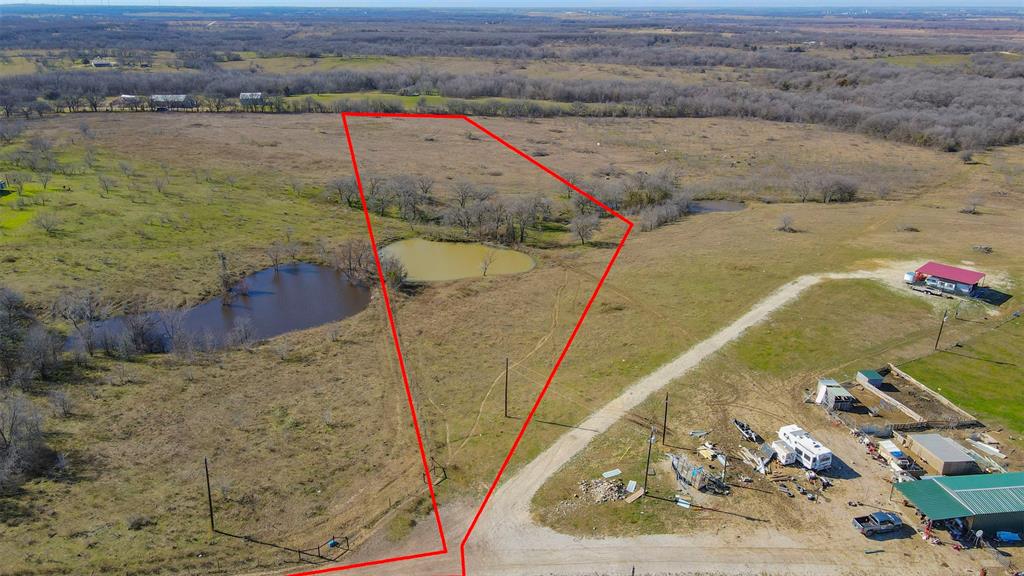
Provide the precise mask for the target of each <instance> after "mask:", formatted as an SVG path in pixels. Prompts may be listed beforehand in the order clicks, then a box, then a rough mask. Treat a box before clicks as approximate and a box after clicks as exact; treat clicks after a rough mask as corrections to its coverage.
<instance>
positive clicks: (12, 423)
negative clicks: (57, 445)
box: [0, 392, 43, 491]
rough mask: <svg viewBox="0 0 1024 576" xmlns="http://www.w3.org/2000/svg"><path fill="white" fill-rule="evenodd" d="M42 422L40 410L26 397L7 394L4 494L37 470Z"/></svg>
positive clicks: (1, 427) (2, 419) (1, 450)
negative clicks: (29, 473) (33, 470)
mask: <svg viewBox="0 0 1024 576" xmlns="http://www.w3.org/2000/svg"><path fill="white" fill-rule="evenodd" d="M42 422H43V417H42V414H40V412H39V409H38V408H36V406H35V404H33V403H32V401H31V400H29V399H28V398H26V397H25V396H22V395H21V394H17V393H10V392H7V393H3V395H2V397H0V490H4V491H6V490H8V489H10V488H11V487H12V486H14V485H15V484H16V483H17V482H18V481H19V480H21V478H22V477H23V475H24V474H26V473H28V472H29V471H31V470H32V469H33V468H35V467H36V466H37V464H38V461H39V459H40V458H41V456H42V448H43V426H42Z"/></svg>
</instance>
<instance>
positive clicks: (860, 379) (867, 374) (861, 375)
mask: <svg viewBox="0 0 1024 576" xmlns="http://www.w3.org/2000/svg"><path fill="white" fill-rule="evenodd" d="M884 381H885V378H883V377H882V375H881V374H879V373H878V372H876V371H874V370H861V371H860V372H857V383H858V384H861V385H864V386H874V387H875V388H878V387H880V386H881V385H882V382H884Z"/></svg>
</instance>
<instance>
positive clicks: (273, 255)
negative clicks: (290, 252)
mask: <svg viewBox="0 0 1024 576" xmlns="http://www.w3.org/2000/svg"><path fill="white" fill-rule="evenodd" d="M285 254H286V250H285V247H284V244H281V243H280V242H278V241H277V240H275V241H273V242H272V243H271V244H270V246H267V257H268V258H270V264H271V265H272V266H273V267H274V270H277V269H278V267H279V266H280V265H281V260H282V259H283V258H284V257H285Z"/></svg>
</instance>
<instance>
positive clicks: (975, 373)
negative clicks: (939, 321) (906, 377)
mask: <svg viewBox="0 0 1024 576" xmlns="http://www.w3.org/2000/svg"><path fill="white" fill-rule="evenodd" d="M1013 306H1014V307H1017V308H1019V307H1020V306H1021V303H1020V302H1016V303H1013ZM953 341H954V342H958V343H959V345H958V346H956V347H952V348H948V349H946V350H943V351H941V352H937V353H935V354H931V355H929V356H927V357H925V358H921V359H919V360H915V361H913V362H909V363H907V364H905V365H903V366H901V369H905V370H906V371H907V373H909V374H910V375H911V376H913V377H914V378H916V379H918V380H919V381H921V382H923V383H924V384H926V385H927V386H928V387H929V388H932V389H933V390H935V391H936V392H939V393H940V394H942V395H943V396H945V397H946V398H949V399H950V400H952V401H953V402H955V403H956V404H957V405H958V406H960V407H961V408H963V409H964V410H967V411H968V412H970V413H972V414H974V415H976V416H977V417H978V418H980V419H982V420H984V421H985V422H987V423H989V424H990V425H1002V426H1006V428H1007V429H1009V430H1011V431H1013V432H1014V433H1016V434H1018V435H1020V434H1024V404H1022V402H1024V379H1022V378H1021V367H1022V366H1024V322H1022V321H1021V319H1020V318H1017V319H1016V320H1010V321H1008V322H1006V323H1005V324H1002V325H1000V326H999V327H998V328H995V329H994V330H991V331H988V332H985V333H984V334H981V335H979V336H975V337H973V338H967V339H964V340H953Z"/></svg>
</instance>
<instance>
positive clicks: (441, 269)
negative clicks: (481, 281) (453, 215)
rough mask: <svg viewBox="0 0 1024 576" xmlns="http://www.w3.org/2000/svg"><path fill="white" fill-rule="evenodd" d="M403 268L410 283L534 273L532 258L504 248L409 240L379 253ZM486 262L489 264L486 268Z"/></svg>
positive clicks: (418, 239) (392, 245)
mask: <svg viewBox="0 0 1024 576" xmlns="http://www.w3.org/2000/svg"><path fill="white" fill-rule="evenodd" d="M381 253H382V254H383V255H388V256H393V257H395V258H397V259H398V261H399V262H401V263H402V265H403V266H405V270H406V272H407V273H408V278H409V280H411V281H413V282H438V281H444V280H458V279H460V278H476V277H481V276H484V268H485V267H486V269H487V274H486V275H487V276H496V275H499V274H519V273H522V272H528V271H530V270H532V269H533V267H534V265H535V263H534V261H533V258H531V257H530V256H529V255H527V254H523V253H522V252H517V251H515V250H509V249H507V248H495V247H493V246H487V245H484V244H477V243H468V242H434V241H431V240H423V239H422V238H410V239H408V240H402V241H399V242H395V243H394V244H389V245H388V246H386V247H384V249H383V250H381ZM488 261H489V264H488Z"/></svg>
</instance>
